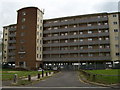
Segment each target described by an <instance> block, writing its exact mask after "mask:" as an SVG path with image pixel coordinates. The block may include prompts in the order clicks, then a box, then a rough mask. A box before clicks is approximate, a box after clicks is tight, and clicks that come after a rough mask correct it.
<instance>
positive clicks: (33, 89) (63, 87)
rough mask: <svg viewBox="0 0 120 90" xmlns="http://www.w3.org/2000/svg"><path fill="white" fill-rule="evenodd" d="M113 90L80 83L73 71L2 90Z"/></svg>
mask: <svg viewBox="0 0 120 90" xmlns="http://www.w3.org/2000/svg"><path fill="white" fill-rule="evenodd" d="M96 89H97V90H114V89H112V88H108V87H101V86H96V85H91V84H87V83H84V82H82V81H81V80H80V79H79V77H78V73H77V72H75V71H64V72H60V73H57V74H56V75H54V76H52V77H50V78H47V79H45V80H42V81H40V82H38V83H35V84H33V85H28V86H25V87H19V88H15V87H14V88H11V89H10V88H5V89H2V90H96ZM115 90H119V89H115Z"/></svg>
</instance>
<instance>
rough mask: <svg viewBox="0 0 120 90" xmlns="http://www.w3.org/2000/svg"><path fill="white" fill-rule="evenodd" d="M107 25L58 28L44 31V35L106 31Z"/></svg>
mask: <svg viewBox="0 0 120 90" xmlns="http://www.w3.org/2000/svg"><path fill="white" fill-rule="evenodd" d="M108 28H109V26H108V25H95V26H89V27H88V26H86V27H74V28H60V29H52V30H44V32H43V33H44V34H47V33H59V32H68V31H83V30H93V29H108Z"/></svg>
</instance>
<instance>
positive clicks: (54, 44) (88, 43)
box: [43, 40, 110, 47]
mask: <svg viewBox="0 0 120 90" xmlns="http://www.w3.org/2000/svg"><path fill="white" fill-rule="evenodd" d="M95 44H110V40H102V41H99V40H97V41H86V42H69V43H51V44H44V45H43V47H56V46H76V45H95Z"/></svg>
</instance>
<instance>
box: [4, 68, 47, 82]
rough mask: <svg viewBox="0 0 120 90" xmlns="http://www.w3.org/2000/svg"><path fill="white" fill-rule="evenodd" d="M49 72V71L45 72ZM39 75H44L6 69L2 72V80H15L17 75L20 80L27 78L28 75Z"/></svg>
mask: <svg viewBox="0 0 120 90" xmlns="http://www.w3.org/2000/svg"><path fill="white" fill-rule="evenodd" d="M45 72H47V71H45ZM38 73H40V74H41V73H42V72H41V71H15V70H9V69H4V70H3V71H2V80H13V77H14V75H15V74H17V76H18V78H25V77H27V76H28V75H31V76H36V75H37V74H38Z"/></svg>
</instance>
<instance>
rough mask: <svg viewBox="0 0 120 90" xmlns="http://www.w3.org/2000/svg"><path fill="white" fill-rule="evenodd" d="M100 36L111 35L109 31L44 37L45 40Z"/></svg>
mask: <svg viewBox="0 0 120 90" xmlns="http://www.w3.org/2000/svg"><path fill="white" fill-rule="evenodd" d="M99 36H109V33H106V32H104V33H92V34H83V35H80V34H78V35H66V36H52V37H44V40H56V39H69V38H88V37H99Z"/></svg>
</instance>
